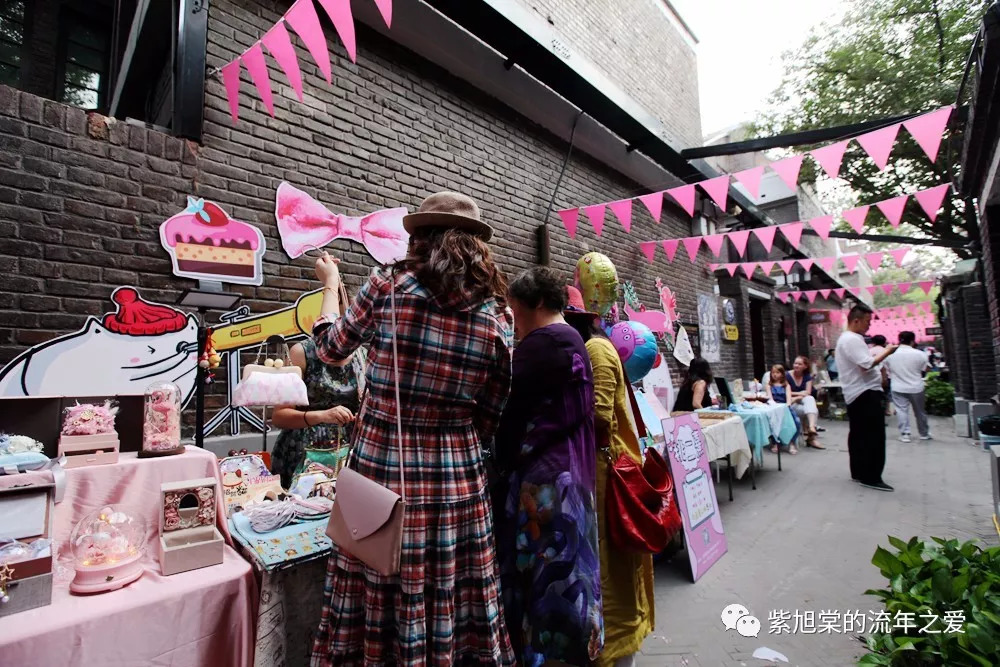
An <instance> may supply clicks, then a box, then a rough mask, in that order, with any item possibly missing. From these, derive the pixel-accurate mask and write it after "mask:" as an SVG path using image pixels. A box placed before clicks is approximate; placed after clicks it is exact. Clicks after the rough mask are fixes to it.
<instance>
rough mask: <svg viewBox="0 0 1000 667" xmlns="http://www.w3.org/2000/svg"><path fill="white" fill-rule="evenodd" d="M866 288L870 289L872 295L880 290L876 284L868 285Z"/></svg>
mask: <svg viewBox="0 0 1000 667" xmlns="http://www.w3.org/2000/svg"><path fill="white" fill-rule="evenodd" d="M865 289H866V290H868V293H869V294H871V295H872V296H875V292H877V291H878V287H876V286H875V285H871V286H869V287H866V288H865Z"/></svg>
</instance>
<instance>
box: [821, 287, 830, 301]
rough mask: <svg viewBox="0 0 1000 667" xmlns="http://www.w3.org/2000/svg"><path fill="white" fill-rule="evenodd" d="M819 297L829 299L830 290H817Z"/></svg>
mask: <svg viewBox="0 0 1000 667" xmlns="http://www.w3.org/2000/svg"><path fill="white" fill-rule="evenodd" d="M819 295H820V296H821V297H823V298H824V299H829V298H830V290H828V289H821V290H819Z"/></svg>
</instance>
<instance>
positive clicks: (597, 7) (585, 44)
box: [518, 0, 702, 148]
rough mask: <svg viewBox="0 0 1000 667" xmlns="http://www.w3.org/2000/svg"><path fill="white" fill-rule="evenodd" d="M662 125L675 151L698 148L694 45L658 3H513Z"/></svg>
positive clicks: (634, 0) (619, 0)
mask: <svg viewBox="0 0 1000 667" xmlns="http://www.w3.org/2000/svg"><path fill="white" fill-rule="evenodd" d="M518 1H519V2H520V3H521V4H522V5H524V6H525V7H527V8H529V9H531V10H533V11H534V12H535V13H536V14H537V15H538V16H539V17H540V18H542V19H543V20H545V21H546V22H548V23H549V25H551V26H552V27H553V29H555V30H556V31H557V32H558V33H559V34H560V36H561V37H562V38H563V39H564V40H566V42H567V43H568V44H569V45H570V46H571V47H572V48H573V50H574V51H577V52H578V53H580V54H582V55H583V56H584V57H585V58H587V59H588V60H589V61H590V62H592V63H593V64H594V65H595V66H596V67H597V68H598V69H600V70H601V71H602V72H603V73H604V74H605V75H606V76H607V77H608V78H609V79H610V80H611V81H613V82H615V83H616V84H617V85H618V86H619V87H620V88H621V89H622V90H624V91H625V92H626V93H628V94H629V95H630V96H631V97H632V98H633V99H635V100H636V101H637V102H639V103H640V104H641V105H642V106H643V107H644V108H645V110H646V111H647V113H649V114H651V115H652V116H653V117H655V118H656V119H657V120H659V121H660V122H661V123H663V125H664V126H665V127H666V130H667V132H668V133H669V136H668V137H667V139H668V140H669V141H670V142H671V143H672V144H675V147H677V148H687V147H691V146H700V145H701V144H702V134H701V112H700V107H699V102H698V67H697V58H696V54H695V50H694V47H693V46H692V42H691V41H690V38H689V37H685V36H684V34H683V33H682V30H683V28H680V27H679V24H678V23H677V22H676V20H672V19H671V18H670V16H669V15H668V13H669V12H670V11H671V10H670V9H669V8H667V7H666V5H665V4H664V3H663V0H518Z"/></svg>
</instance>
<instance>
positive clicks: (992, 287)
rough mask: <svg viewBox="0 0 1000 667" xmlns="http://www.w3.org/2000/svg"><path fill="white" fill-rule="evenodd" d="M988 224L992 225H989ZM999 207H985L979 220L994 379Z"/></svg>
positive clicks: (998, 354) (999, 370)
mask: <svg viewBox="0 0 1000 667" xmlns="http://www.w3.org/2000/svg"><path fill="white" fill-rule="evenodd" d="M990 222H992V223H993V224H992V225H991V224H990ZM998 222H1000V207H996V206H991V207H987V208H986V211H985V214H984V215H982V216H981V218H980V224H979V238H980V239H982V243H983V256H982V260H983V283H984V284H985V285H986V301H987V306H988V311H989V316H990V333H991V337H992V341H993V352H994V355H995V359H994V369H995V372H996V376H995V377H1000V296H998V294H997V292H998V290H1000V285H998V283H997V281H998V280H1000V224H998Z"/></svg>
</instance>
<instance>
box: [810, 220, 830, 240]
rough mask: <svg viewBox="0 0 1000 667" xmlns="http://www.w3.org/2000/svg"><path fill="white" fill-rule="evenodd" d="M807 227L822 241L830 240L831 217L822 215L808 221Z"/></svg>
mask: <svg viewBox="0 0 1000 667" xmlns="http://www.w3.org/2000/svg"><path fill="white" fill-rule="evenodd" d="M809 226H810V227H812V228H813V231H814V232H816V235H817V236H819V237H820V238H821V239H823V240H824V241H825V240H827V239H828V238H830V227H832V226H833V216H832V215H822V216H820V217H818V218H813V219H812V220H810V221H809Z"/></svg>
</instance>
